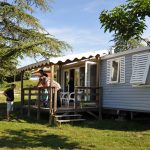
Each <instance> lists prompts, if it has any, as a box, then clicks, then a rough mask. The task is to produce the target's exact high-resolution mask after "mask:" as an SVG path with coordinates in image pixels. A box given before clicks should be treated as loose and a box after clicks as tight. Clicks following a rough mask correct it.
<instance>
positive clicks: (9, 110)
mask: <svg viewBox="0 0 150 150" xmlns="http://www.w3.org/2000/svg"><path fill="white" fill-rule="evenodd" d="M15 87H16V85H15V84H11V87H10V88H8V89H6V90H5V91H4V95H5V96H6V102H7V120H8V121H9V120H10V113H12V112H13V103H14V89H15Z"/></svg>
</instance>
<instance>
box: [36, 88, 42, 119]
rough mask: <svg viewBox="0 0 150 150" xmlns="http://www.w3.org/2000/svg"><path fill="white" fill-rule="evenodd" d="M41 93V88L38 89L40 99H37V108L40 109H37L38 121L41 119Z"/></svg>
mask: <svg viewBox="0 0 150 150" xmlns="http://www.w3.org/2000/svg"><path fill="white" fill-rule="evenodd" d="M40 92H41V89H40V88H38V99H37V106H38V108H37V120H39V119H40V94H41V93H40Z"/></svg>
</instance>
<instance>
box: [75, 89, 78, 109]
mask: <svg viewBox="0 0 150 150" xmlns="http://www.w3.org/2000/svg"><path fill="white" fill-rule="evenodd" d="M77 94H78V89H77V87H75V110H76V109H77Z"/></svg>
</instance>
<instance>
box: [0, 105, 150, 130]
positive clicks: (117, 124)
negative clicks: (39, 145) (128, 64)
mask: <svg viewBox="0 0 150 150" xmlns="http://www.w3.org/2000/svg"><path fill="white" fill-rule="evenodd" d="M14 105H15V107H16V108H17V109H16V111H15V112H14V116H13V118H14V121H18V122H20V119H21V120H24V121H26V122H28V123H39V124H43V125H48V113H41V119H40V121H37V120H36V110H35V111H31V117H30V118H29V117H27V110H26V111H24V115H23V116H22V115H21V113H20V109H19V107H20V102H15V104H14ZM0 108H1V109H0V120H3V119H5V118H6V114H5V113H6V104H5V103H0ZM4 108H5V109H4ZM4 112H5V113H4ZM1 114H2V115H1ZM83 118H84V116H83ZM72 125H73V126H75V125H76V126H79V127H81V128H94V129H99V130H114V131H131V132H132V131H133V132H139V131H146V130H150V120H147V121H146V120H144V121H143V120H142V119H141V120H138V121H130V120H124V121H116V120H112V119H103V120H102V121H97V120H90V121H89V120H87V121H85V122H84V123H74V124H72Z"/></svg>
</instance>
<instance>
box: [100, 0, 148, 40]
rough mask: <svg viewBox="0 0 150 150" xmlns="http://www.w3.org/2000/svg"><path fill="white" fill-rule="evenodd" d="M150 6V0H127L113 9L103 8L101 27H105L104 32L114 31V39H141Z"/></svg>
mask: <svg viewBox="0 0 150 150" xmlns="http://www.w3.org/2000/svg"><path fill="white" fill-rule="evenodd" d="M149 6H150V0H127V1H126V4H123V5H120V6H118V7H115V8H114V9H112V10H111V11H108V10H103V11H102V12H101V13H100V18H99V19H100V23H101V27H104V32H106V31H109V32H114V37H115V38H114V41H115V39H116V37H120V38H121V40H124V41H125V42H128V41H130V40H131V39H135V40H137V41H140V40H141V39H142V37H141V36H142V34H143V31H144V30H145V29H146V24H145V18H146V17H147V16H148V17H149V16H150V7H149ZM120 38H118V40H119V39H120Z"/></svg>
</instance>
